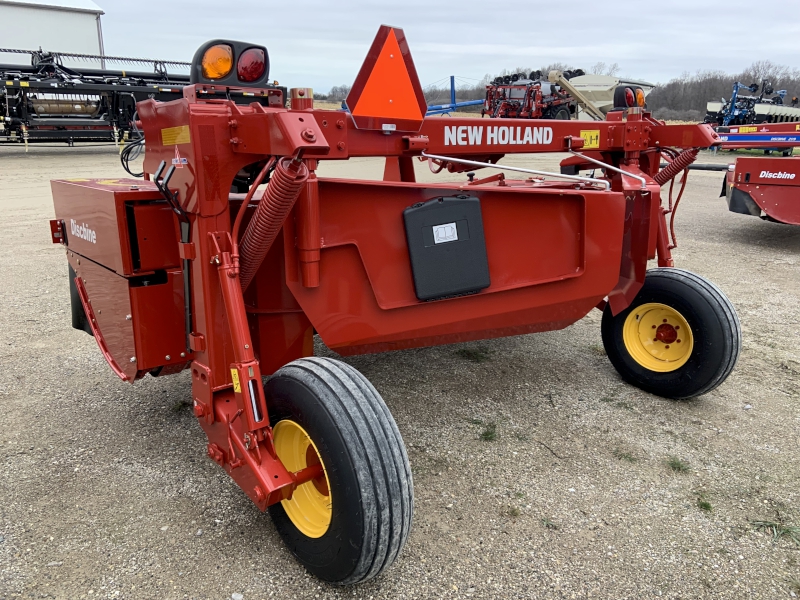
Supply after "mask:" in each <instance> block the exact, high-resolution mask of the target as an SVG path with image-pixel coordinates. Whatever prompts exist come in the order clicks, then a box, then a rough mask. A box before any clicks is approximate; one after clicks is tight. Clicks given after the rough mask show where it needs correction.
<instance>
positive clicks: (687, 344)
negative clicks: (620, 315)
mask: <svg viewBox="0 0 800 600" xmlns="http://www.w3.org/2000/svg"><path fill="white" fill-rule="evenodd" d="M622 339H623V341H624V343H625V348H626V349H627V351H628V354H630V355H631V358H633V360H635V361H636V362H637V363H639V364H640V365H641V366H643V367H644V368H645V369H648V370H650V371H656V372H658V373H669V372H670V371H675V370H677V369H680V368H681V367H682V366H683V365H685V364H686V361H688V360H689V357H690V356H691V355H692V348H694V335H692V329H691V327H689V324H688V323H687V322H686V319H684V318H683V315H682V314H681V313H679V312H678V311H677V310H675V309H674V308H672V307H671V306H667V305H666V304H659V303H656V302H651V303H649V304H642V305H641V306H637V307H636V308H635V309H634V310H632V311H631V313H630V314H629V315H628V317H627V318H626V319H625V325H624V326H623V329H622Z"/></svg>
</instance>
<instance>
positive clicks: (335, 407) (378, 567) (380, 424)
mask: <svg viewBox="0 0 800 600" xmlns="http://www.w3.org/2000/svg"><path fill="white" fill-rule="evenodd" d="M277 375H288V376H293V377H294V378H296V379H299V380H301V381H303V383H304V384H305V385H307V386H308V387H309V388H310V389H311V390H312V391H313V392H314V393H315V394H316V395H317V397H318V398H319V399H320V401H321V403H322V404H323V405H324V407H325V409H326V410H327V411H328V412H329V413H330V415H331V416H332V417H333V420H334V421H335V422H336V423H337V424H338V425H339V426H340V427H341V429H342V431H341V433H342V436H343V437H344V438H345V439H347V440H350V441H351V443H349V444H348V448H349V450H350V451H351V452H353V454H354V455H353V456H352V461H353V464H354V465H356V471H357V479H358V483H359V485H360V487H361V496H362V499H363V506H362V507H361V508H362V509H363V519H364V538H365V539H364V546H363V549H362V553H361V557H360V559H359V561H358V564H357V565H356V567H355V568H354V570H353V572H352V573H350V574H349V575H348V576H347V577H346V578H345V579H343V580H341V581H338V582H337V583H338V584H341V585H349V584H353V583H360V582H363V581H367V580H369V579H372V578H373V577H375V576H376V575H378V574H379V573H380V572H381V571H383V570H384V569H386V568H387V567H389V566H390V565H391V564H392V563H393V562H394V560H395V559H396V558H397V556H398V555H399V554H400V551H401V550H402V548H403V546H404V545H405V543H406V540H407V539H408V535H409V532H410V530H411V522H412V520H413V513H414V500H413V497H414V486H413V480H412V476H411V467H410V465H409V462H408V456H407V454H406V450H405V446H404V444H403V440H402V438H401V436H400V432H399V430H398V429H397V425H396V424H395V422H394V419H393V418H392V416H391V414H390V413H389V409H388V408H387V407H386V404H385V403H384V401H383V399H382V398H381V396H380V394H378V392H377V390H376V389H375V388H374V387H373V386H372V384H371V383H370V382H369V381H368V380H367V379H366V378H365V377H364V376H363V375H362V374H361V373H359V372H358V371H357V370H356V369H354V368H353V367H351V366H350V365H347V364H345V363H343V362H340V361H337V360H333V359H330V358H321V357H312V358H301V359H298V360H295V361H293V362H291V363H289V364H287V365H285V366H284V367H282V368H281V369H280V370H279V371H278V372H276V373H275V376H277ZM308 375H312V376H311V377H309V376H308ZM355 440H357V442H358V443H352V442H353V441H355Z"/></svg>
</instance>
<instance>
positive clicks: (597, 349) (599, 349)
mask: <svg viewBox="0 0 800 600" xmlns="http://www.w3.org/2000/svg"><path fill="white" fill-rule="evenodd" d="M589 350H590V351H591V353H592V354H594V355H596V356H605V355H606V349H605V348H603V345H602V344H589Z"/></svg>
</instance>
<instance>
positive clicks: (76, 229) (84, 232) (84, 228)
mask: <svg viewBox="0 0 800 600" xmlns="http://www.w3.org/2000/svg"><path fill="white" fill-rule="evenodd" d="M69 230H70V232H71V233H72V235H74V236H75V237H79V238H81V239H82V240H86V241H87V242H91V243H92V244H96V243H97V233H95V231H94V229H90V228H89V226H88V225H87V224H86V223H76V222H75V219H70V220H69Z"/></svg>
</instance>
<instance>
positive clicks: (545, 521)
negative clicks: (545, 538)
mask: <svg viewBox="0 0 800 600" xmlns="http://www.w3.org/2000/svg"><path fill="white" fill-rule="evenodd" d="M542 526H543V527H544V528H545V529H552V530H553V531H558V528H559V525H557V524H556V523H553V522H552V521H551V520H550V519H542Z"/></svg>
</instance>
